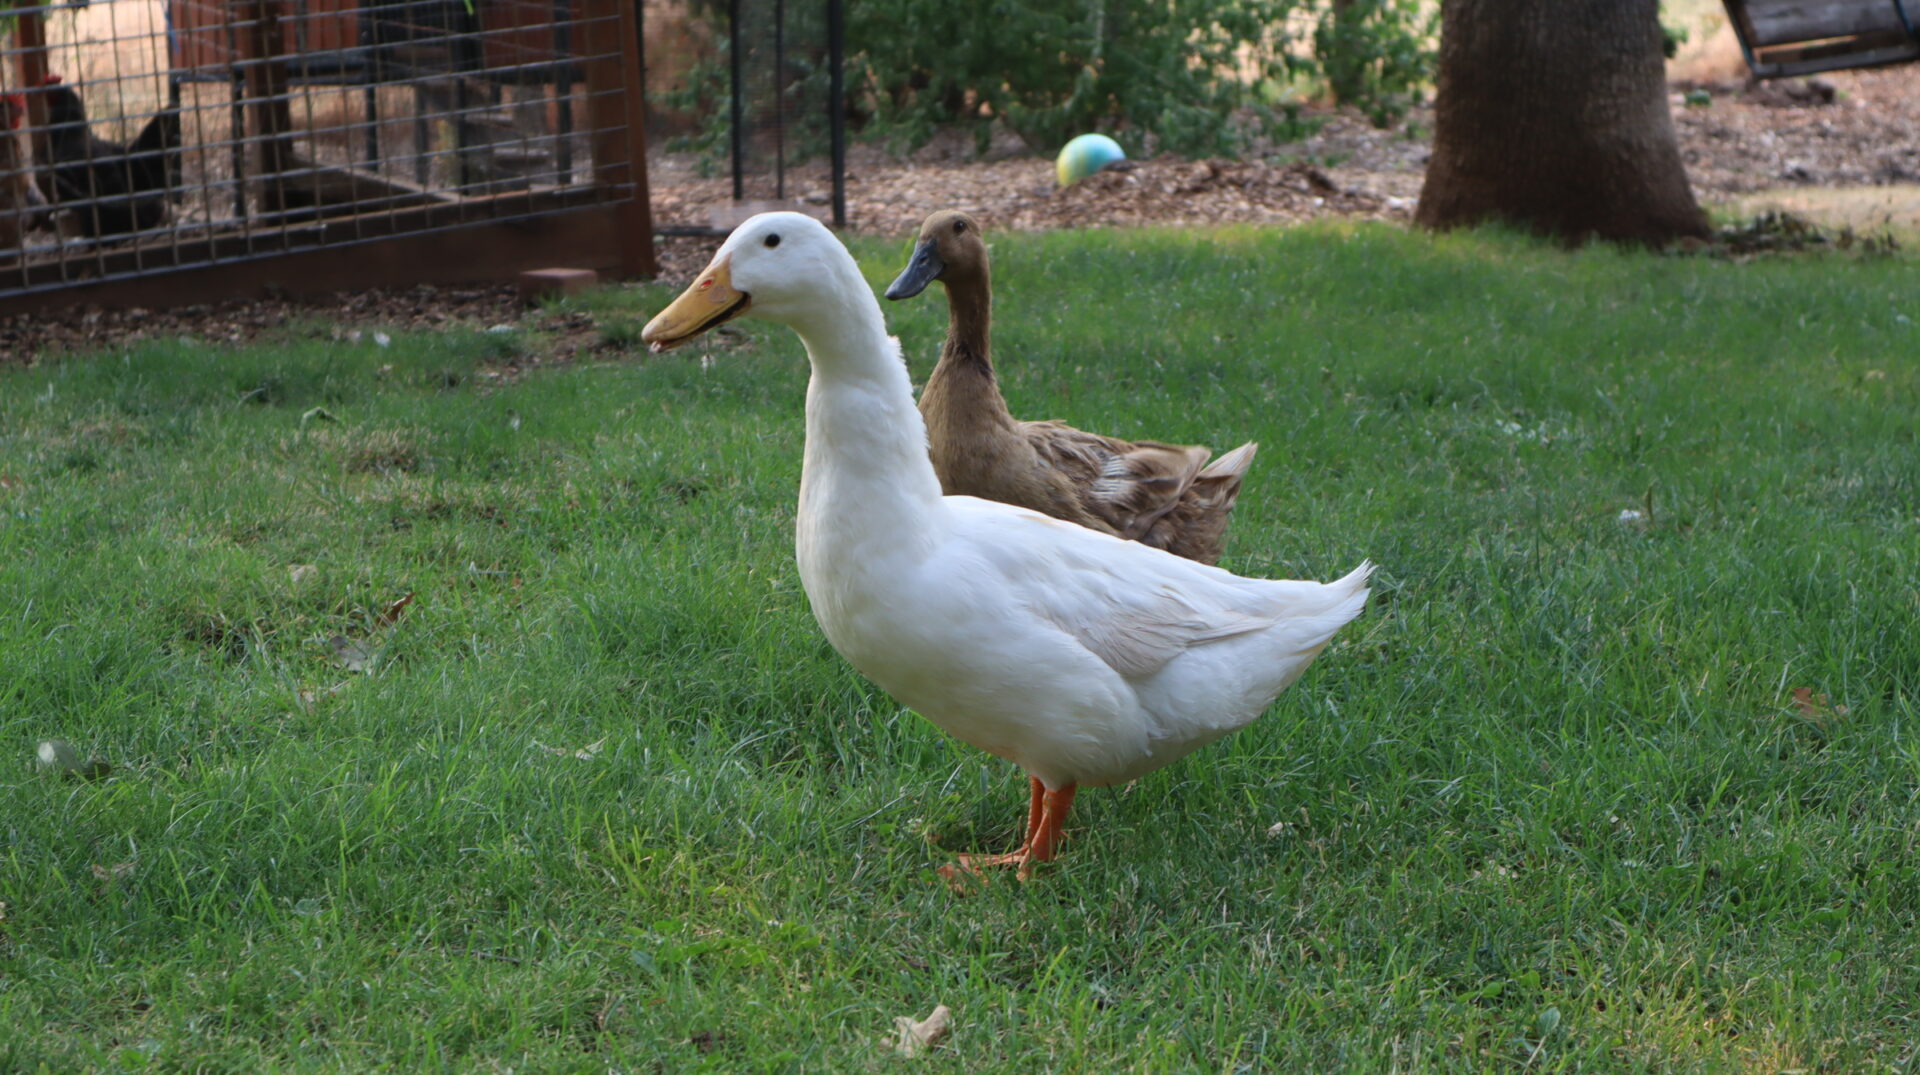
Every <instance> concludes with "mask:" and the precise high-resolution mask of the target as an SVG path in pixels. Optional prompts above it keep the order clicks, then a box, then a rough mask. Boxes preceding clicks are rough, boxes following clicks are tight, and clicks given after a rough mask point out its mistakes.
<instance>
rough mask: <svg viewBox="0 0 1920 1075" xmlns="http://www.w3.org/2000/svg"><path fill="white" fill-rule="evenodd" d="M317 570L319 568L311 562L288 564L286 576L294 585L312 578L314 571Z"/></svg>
mask: <svg viewBox="0 0 1920 1075" xmlns="http://www.w3.org/2000/svg"><path fill="white" fill-rule="evenodd" d="M319 570H320V569H319V568H317V567H315V566H313V565H312V564H288V565H287V577H288V578H289V579H291V580H292V581H293V584H294V585H295V586H298V585H300V584H301V583H303V582H305V581H307V580H308V579H310V578H312V577H313V575H314V572H316V571H319Z"/></svg>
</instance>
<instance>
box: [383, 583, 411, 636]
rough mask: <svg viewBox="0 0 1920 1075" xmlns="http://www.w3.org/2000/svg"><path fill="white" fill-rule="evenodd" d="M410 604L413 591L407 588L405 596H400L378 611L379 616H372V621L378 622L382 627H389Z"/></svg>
mask: <svg viewBox="0 0 1920 1075" xmlns="http://www.w3.org/2000/svg"><path fill="white" fill-rule="evenodd" d="M411 604H413V591H411V590H409V591H407V596H405V597H402V598H401V599H400V600H398V601H395V602H394V603H393V604H391V605H388V606H387V607H386V609H385V610H384V611H382V612H381V613H380V615H379V616H377V617H375V618H374V621H373V622H375V623H377V624H379V625H380V626H382V627H391V626H393V623H394V621H395V620H398V619H399V618H400V614H401V613H403V612H405V611H406V610H407V606H408V605H411Z"/></svg>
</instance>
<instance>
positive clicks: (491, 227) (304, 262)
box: [0, 205, 623, 316]
mask: <svg viewBox="0 0 1920 1075" xmlns="http://www.w3.org/2000/svg"><path fill="white" fill-rule="evenodd" d="M433 211H438V210H437V208H436V210H430V211H429V212H433ZM413 212H419V211H417V210H416V211H413ZM398 215H405V214H398ZM619 216H620V211H619V208H618V207H617V206H612V205H596V206H591V207H589V208H585V209H580V210H575V211H572V212H565V213H557V214H552V215H547V216H541V217H537V218H534V219H531V220H521V221H503V222H497V223H488V224H469V225H467V226H464V227H460V228H454V229H450V230H447V231H439V232H432V233H427V234H402V235H396V236H394V237H392V238H386V239H381V240H377V241H374V242H360V243H348V244H342V245H338V246H328V247H319V248H310V249H306V250H296V251H293V252H291V253H272V252H264V253H262V252H256V253H255V255H254V256H247V257H244V258H242V259H238V260H230V261H221V262H218V263H215V264H205V265H199V266H196V267H193V268H188V269H181V270H177V271H170V272H164V273H156V274H153V275H148V276H138V277H130V278H126V279H119V280H107V281H101V282H99V283H91V284H89V283H77V284H73V285H70V286H66V287H55V288H50V289H49V290H45V291H39V292H29V293H25V294H14V295H10V296H0V316H10V315H13V314H22V313H28V314H31V313H42V312H46V311H50V310H57V309H62V308H65V307H70V306H78V305H84V304H95V305H99V306H107V307H125V306H145V307H150V308H162V307H167V306H180V305H185V304H188V303H203V302H212V301H219V300H224V299H229V298H260V297H264V296H268V295H324V294H328V293H331V292H335V291H354V290H361V289H365V288H369V287H407V286H412V285H415V284H472V283H481V282H510V281H512V280H513V279H515V277H516V276H517V275H518V274H519V273H520V272H522V271H524V270H526V269H531V268H538V267H541V266H545V265H552V264H555V263H565V264H568V265H577V266H580V267H582V268H590V269H606V270H613V269H618V268H619V267H620V265H621V263H622V256H623V251H622V250H621V248H620V246H619V243H618V233H619V226H620V220H619ZM308 230H312V229H308ZM336 230H337V229H336ZM301 234H302V231H301V230H300V229H295V230H292V231H289V232H287V233H284V234H280V233H276V234H275V235H273V236H268V237H264V238H265V239H266V240H267V241H268V242H274V241H285V240H292V239H297V238H298V237H299V236H300V235H301ZM233 238H240V237H233ZM262 239H263V237H262V236H258V235H256V236H254V237H253V242H254V245H255V246H256V247H259V246H260V245H262ZM220 245H222V244H221V242H220V241H217V240H216V241H209V240H202V241H200V242H199V243H194V244H188V243H182V244H180V249H181V250H182V251H183V253H184V254H189V255H192V254H198V255H202V256H203V257H202V260H204V255H205V254H207V253H208V252H209V251H208V249H198V250H194V249H190V248H192V247H202V248H211V247H217V246H220ZM124 254H125V252H122V260H123V262H124V261H125V258H124ZM183 260H185V258H183ZM11 276H12V274H11V273H9V277H10V278H11Z"/></svg>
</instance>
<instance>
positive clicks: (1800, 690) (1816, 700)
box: [1793, 687, 1847, 720]
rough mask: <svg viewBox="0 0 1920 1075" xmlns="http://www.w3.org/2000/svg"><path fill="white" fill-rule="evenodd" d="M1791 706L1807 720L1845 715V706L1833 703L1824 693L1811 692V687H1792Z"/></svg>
mask: <svg viewBox="0 0 1920 1075" xmlns="http://www.w3.org/2000/svg"><path fill="white" fill-rule="evenodd" d="M1793 707H1794V708H1795V709H1798V710H1799V711H1800V715H1801V716H1803V717H1806V718H1807V719H1809V720H1826V719H1828V718H1830V717H1844V716H1846V715H1847V707H1846V706H1843V705H1833V704H1832V700H1831V699H1829V698H1828V697H1827V696H1826V695H1824V694H1815V693H1813V688H1812V687H1795V688H1793Z"/></svg>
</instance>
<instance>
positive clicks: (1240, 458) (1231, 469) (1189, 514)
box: [1140, 441, 1259, 564]
mask: <svg viewBox="0 0 1920 1075" xmlns="http://www.w3.org/2000/svg"><path fill="white" fill-rule="evenodd" d="M1258 450H1259V445H1257V444H1254V443H1253V442H1252V441H1248V442H1247V443H1245V444H1242V445H1241V446H1240V447H1238V448H1235V449H1234V450H1233V451H1230V452H1228V453H1227V454H1225V455H1223V456H1221V457H1220V458H1218V459H1216V460H1214V461H1213V462H1212V463H1211V464H1209V465H1208V466H1207V469H1205V470H1203V471H1201V472H1200V474H1199V476H1198V477H1196V478H1195V479H1194V481H1193V484H1192V485H1191V486H1189V487H1188V489H1187V491H1186V495H1185V496H1182V497H1181V498H1180V502H1179V503H1178V504H1176V505H1174V507H1173V510H1172V511H1169V512H1167V513H1166V514H1165V515H1162V516H1161V517H1160V518H1159V519H1156V520H1155V521H1154V523H1153V525H1152V526H1150V527H1148V529H1147V532H1146V533H1145V534H1143V535H1141V537H1140V541H1141V543H1142V544H1145V545H1152V546H1153V547H1154V548H1157V549H1165V550H1167V551H1168V552H1170V553H1173V554H1174V555H1175V556H1184V557H1186V558H1187V559H1189V560H1197V561H1199V562H1200V563H1203V564H1211V563H1213V562H1214V561H1216V560H1218V559H1220V551H1221V548H1222V546H1223V545H1224V544H1225V543H1226V536H1227V521H1228V519H1230V518H1231V517H1232V515H1233V505H1234V503H1235V502H1236V501H1238V500H1239V498H1240V483H1241V481H1242V480H1243V479H1245V478H1246V476H1247V468H1248V467H1249V466H1251V465H1252V464H1253V454H1254V452H1256V451H1258Z"/></svg>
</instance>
